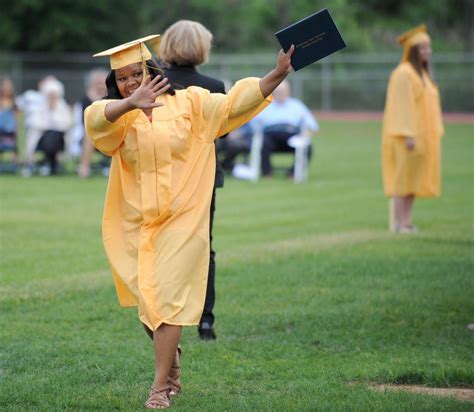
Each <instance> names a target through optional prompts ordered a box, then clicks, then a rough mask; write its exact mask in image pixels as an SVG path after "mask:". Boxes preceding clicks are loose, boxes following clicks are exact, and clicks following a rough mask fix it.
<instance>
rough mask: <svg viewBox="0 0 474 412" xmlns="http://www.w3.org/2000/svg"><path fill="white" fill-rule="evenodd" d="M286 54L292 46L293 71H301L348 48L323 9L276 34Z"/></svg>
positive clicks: (326, 10) (329, 16) (326, 11)
mask: <svg viewBox="0 0 474 412" xmlns="http://www.w3.org/2000/svg"><path fill="white" fill-rule="evenodd" d="M275 36H276V37H277V39H278V41H279V42H280V44H281V47H282V48H283V50H284V51H285V52H287V51H288V49H289V48H290V46H291V45H292V44H294V45H295V51H294V53H293V55H292V56H291V65H292V66H293V69H294V70H295V71H296V70H299V69H302V68H303V67H305V66H307V65H308V64H311V63H314V62H315V61H318V60H321V59H322V58H324V57H326V56H329V55H330V54H332V53H334V52H336V51H338V50H341V49H343V48H344V47H346V43H345V42H344V40H343V39H342V36H341V34H340V33H339V30H338V29H337V27H336V25H335V23H334V20H333V19H332V17H331V15H330V14H329V11H328V9H323V10H320V11H318V12H317V13H314V14H312V15H311V16H308V17H306V18H304V19H302V20H300V21H297V22H296V23H293V24H292V25H290V26H288V27H285V28H284V29H281V30H279V31H277V32H276V33H275Z"/></svg>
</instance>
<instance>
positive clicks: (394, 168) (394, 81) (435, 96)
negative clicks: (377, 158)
mask: <svg viewBox="0 0 474 412" xmlns="http://www.w3.org/2000/svg"><path fill="white" fill-rule="evenodd" d="M405 54H406V53H405ZM382 134H383V138H382V139H383V140H382V160H383V181H384V190H385V194H386V195H387V196H389V197H392V196H407V195H415V196H416V197H432V196H439V195H440V193H441V184H440V174H441V172H440V170H441V137H442V135H443V134H444V129H443V121H442V115H441V105H440V97H439V92H438V88H437V87H436V85H435V84H434V83H433V81H432V80H431V79H430V77H429V76H428V75H427V74H424V75H423V78H421V77H420V76H419V75H418V73H417V72H416V70H415V69H414V68H413V66H412V65H411V64H410V63H409V62H408V61H403V62H402V63H401V64H400V65H399V66H398V67H397V68H396V69H395V70H394V71H393V72H392V74H391V76H390V80H389V83H388V89H387V99H386V104H385V112H384V119H383V132H382ZM405 137H412V138H414V139H415V149H413V150H408V149H407V148H406V146H405Z"/></svg>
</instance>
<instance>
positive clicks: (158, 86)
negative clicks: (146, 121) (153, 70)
mask: <svg viewBox="0 0 474 412" xmlns="http://www.w3.org/2000/svg"><path fill="white" fill-rule="evenodd" d="M160 79H161V76H156V77H155V78H154V79H153V80H151V78H150V76H147V77H146V79H145V80H144V81H143V82H142V84H141V85H140V86H139V87H138V88H137V90H135V91H134V92H133V94H132V95H131V96H130V97H128V98H127V99H128V102H129V104H130V106H132V107H134V108H136V109H142V110H143V109H153V108H155V107H161V106H163V103H161V102H155V100H156V98H157V97H158V96H160V95H161V94H163V93H166V91H167V90H168V89H169V88H170V85H169V83H168V79H167V78H166V77H165V78H164V79H161V80H160Z"/></svg>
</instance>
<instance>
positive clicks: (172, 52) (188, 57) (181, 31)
mask: <svg viewBox="0 0 474 412" xmlns="http://www.w3.org/2000/svg"><path fill="white" fill-rule="evenodd" d="M211 43H212V34H211V32H210V31H209V30H207V29H206V28H205V27H204V26H203V25H202V24H201V23H198V22H197V21H191V20H179V21H177V22H176V23H174V24H172V25H171V26H170V27H168V29H166V31H165V33H164V34H163V37H162V38H161V43H160V53H159V54H160V58H161V59H162V60H164V61H165V62H167V63H170V64H172V63H174V64H177V65H179V66H199V65H200V64H203V63H206V62H207V61H208V59H209V52H210V50H211Z"/></svg>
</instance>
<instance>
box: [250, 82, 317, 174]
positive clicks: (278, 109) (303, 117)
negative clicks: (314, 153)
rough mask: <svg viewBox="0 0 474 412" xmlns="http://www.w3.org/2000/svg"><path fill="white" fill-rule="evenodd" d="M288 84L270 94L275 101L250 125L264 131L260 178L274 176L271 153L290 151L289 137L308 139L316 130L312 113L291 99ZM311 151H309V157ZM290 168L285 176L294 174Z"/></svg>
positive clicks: (296, 100) (301, 103)
mask: <svg viewBox="0 0 474 412" xmlns="http://www.w3.org/2000/svg"><path fill="white" fill-rule="evenodd" d="M290 92H291V91H290V85H289V83H288V82H287V81H286V80H285V81H283V82H282V83H281V84H280V85H279V86H278V87H277V88H276V89H275V91H274V92H273V97H274V101H273V102H272V103H271V104H270V105H269V106H268V107H267V108H266V109H265V110H263V111H262V112H261V113H260V114H259V115H258V116H257V117H256V118H255V119H253V120H252V126H253V127H254V128H256V127H258V128H259V129H260V130H262V132H263V147H262V176H267V177H270V176H272V174H273V166H272V164H271V160H270V157H271V154H272V153H274V152H293V153H294V150H295V149H294V148H292V147H291V146H289V145H288V140H289V139H290V137H292V136H294V135H296V134H301V135H306V136H310V135H311V133H314V132H317V131H318V130H319V126H318V123H317V121H316V119H315V118H314V116H313V114H312V113H311V111H310V110H309V109H308V108H307V107H306V106H305V105H304V103H303V102H301V101H300V100H298V99H296V98H293V97H290ZM310 153H311V150H310V151H308V156H310ZM293 169H294V167H292V168H291V169H290V170H289V171H288V173H289V175H291V176H292V175H293Z"/></svg>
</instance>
